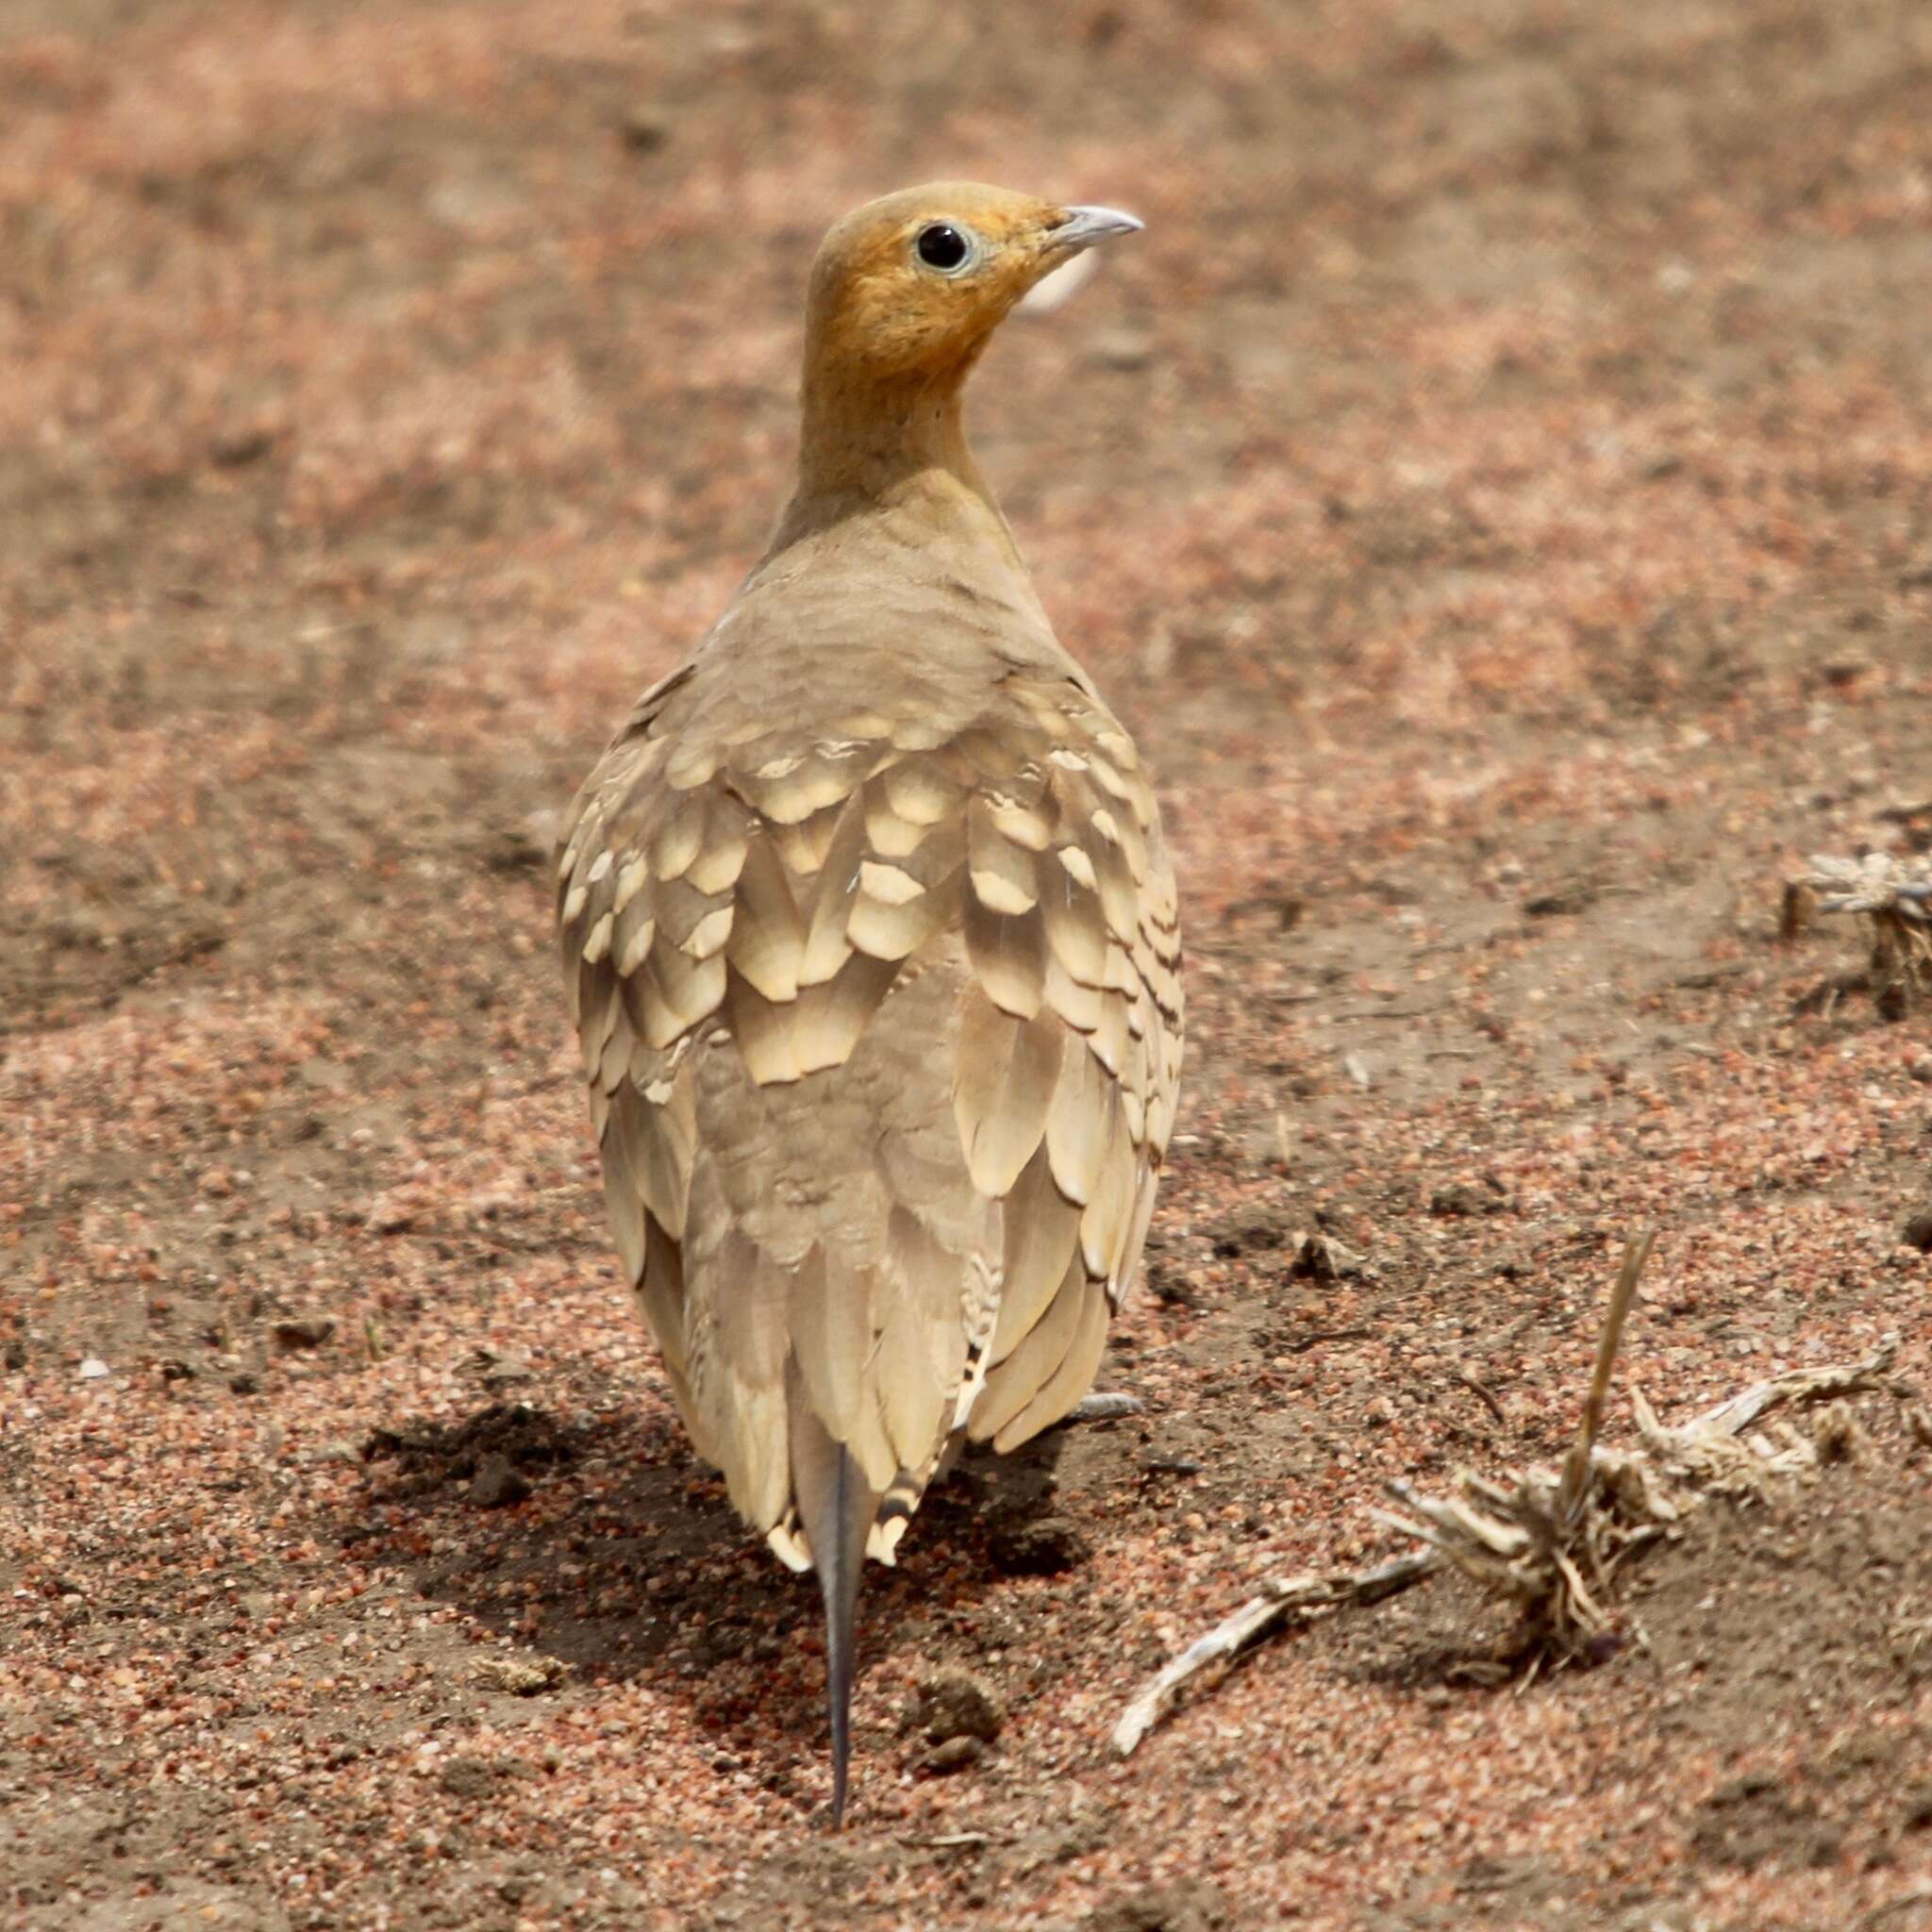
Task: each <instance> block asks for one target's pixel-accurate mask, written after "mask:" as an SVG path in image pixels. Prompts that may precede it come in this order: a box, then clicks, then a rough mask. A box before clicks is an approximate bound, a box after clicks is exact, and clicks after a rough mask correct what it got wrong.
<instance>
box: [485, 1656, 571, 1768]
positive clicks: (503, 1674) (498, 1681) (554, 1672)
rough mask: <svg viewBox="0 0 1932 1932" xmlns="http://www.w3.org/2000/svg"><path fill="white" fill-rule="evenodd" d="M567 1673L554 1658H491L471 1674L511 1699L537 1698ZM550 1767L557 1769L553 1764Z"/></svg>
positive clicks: (489, 1689)
mask: <svg viewBox="0 0 1932 1932" xmlns="http://www.w3.org/2000/svg"><path fill="white" fill-rule="evenodd" d="M564 1671H565V1667H564V1665H563V1664H562V1662H561V1661H560V1660H559V1659H558V1658H557V1657H485V1658H484V1659H483V1661H482V1662H481V1663H479V1664H478V1665H477V1666H476V1668H475V1670H474V1671H473V1672H472V1673H471V1677H472V1679H473V1680H474V1681H475V1683H477V1684H480V1685H481V1686H482V1687H483V1689H484V1690H486V1691H508V1692H509V1694H510V1695H511V1696H512V1697H535V1696H536V1695H537V1694H538V1692H539V1691H547V1690H549V1689H550V1687H551V1686H552V1685H553V1684H555V1683H557V1682H558V1679H560V1678H561V1677H562V1676H563V1675H564ZM547 1768H548V1769H551V1770H555V1769H556V1767H555V1766H554V1765H551V1766H548V1767H547Z"/></svg>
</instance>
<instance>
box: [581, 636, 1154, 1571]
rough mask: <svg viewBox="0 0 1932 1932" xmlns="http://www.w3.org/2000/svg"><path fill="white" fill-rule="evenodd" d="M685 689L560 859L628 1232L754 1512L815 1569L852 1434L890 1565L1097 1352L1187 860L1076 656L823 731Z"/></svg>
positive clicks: (588, 795)
mask: <svg viewBox="0 0 1932 1932" xmlns="http://www.w3.org/2000/svg"><path fill="white" fill-rule="evenodd" d="M689 675H690V674H689V672H687V673H681V674H677V675H674V677H673V678H672V679H670V680H667V681H666V683H665V684H664V685H662V686H659V687H658V690H657V691H654V692H651V693H647V694H646V696H645V698H644V699H643V700H641V703H640V705H639V707H638V709H637V711H636V713H635V714H634V715H633V718H632V720H631V723H630V724H629V725H628V726H627V728H626V730H625V733H624V735H623V736H622V737H621V738H620V739H619V741H617V742H616V744H614V745H613V746H612V748H611V750H610V752H609V753H608V755H607V756H606V758H605V759H604V761H603V762H602V764H600V765H599V767H598V769H597V771H596V772H595V773H593V774H592V775H591V779H590V781H589V783H588V784H587V785H586V787H585V789H584V791H583V792H582V793H580V794H579V797H578V800H577V804H576V807H575V811H574V814H573V820H572V823H571V825H570V828H569V831H568V833H567V838H566V843H565V846H564V849H563V852H562V855H561V859H560V864H559V874H558V878H559V883H558V894H559V914H560V920H561V925H562V940H563V954H564V968H565V976H566V979H567V982H568V984H569V988H570V994H571V998H572V1002H573V1008H574V1012H575V1019H576V1022H577V1026H578V1030H579V1034H580V1037H581V1041H582V1045H583V1056H584V1065H585V1069H586V1072H587V1074H588V1076H589V1083H590V1094H591V1114H592V1119H593V1124H594V1125H595V1128H596V1131H597V1134H598V1138H599V1141H600V1143H601V1146H602V1150H603V1158H604V1173H605V1185H606V1193H607V1198H608V1204H609V1208H610V1215H611V1220H612V1223H613V1225H614V1227H615V1231H616V1237H617V1244H618V1248H619V1251H620V1254H621V1256H622V1257H623V1261H624V1264H625V1269H626V1271H627V1273H628V1274H629V1277H630V1279H631V1281H632V1282H633V1283H634V1284H635V1285H636V1288H637V1291H638V1294H639V1296H640V1299H641V1304H642V1307H643V1311H644V1314H645V1316H646V1318H647V1320H648V1322H649V1324H650V1326H651V1328H652V1331H653V1333H654V1334H655V1335H656V1337H657V1340H658V1344H659V1347H660V1348H661V1350H662V1352H663V1357H664V1362H665V1367H666V1370H667V1372H668V1374H669V1376H670V1379H671V1384H672V1388H673V1390H674V1391H675V1396H676V1399H677V1404H678V1407H679V1408H680V1409H681V1411H682V1412H683V1414H684V1416H685V1418H686V1420H687V1422H688V1423H689V1424H690V1426H691V1433H692V1435H693V1438H694V1440H695V1441H696V1442H697V1445H698V1447H699V1449H700V1450H701V1452H702V1453H703V1454H704V1455H705V1456H706V1457H708V1459H709V1460H711V1461H713V1462H715V1463H717V1464H718V1465H719V1466H720V1467H721V1468H722V1469H723V1470H724V1474H725V1476H726V1479H727V1481H728V1483H729V1486H730V1490H731V1494H732V1498H733V1501H734V1502H735V1503H736V1505H737V1506H738V1507H739V1508H740V1510H741V1512H742V1513H743V1514H744V1515H745V1517H746V1518H747V1519H748V1520H749V1521H750V1522H752V1523H753V1524H756V1525H757V1526H758V1528H760V1529H762V1530H764V1531H766V1532H767V1533H768V1534H771V1535H772V1538H773V1541H774V1547H775V1548H777V1549H778V1550H779V1552H780V1554H781V1555H785V1556H787V1557H788V1558H789V1559H790V1560H791V1561H793V1562H796V1563H803V1562H804V1561H807V1560H808V1559H809V1548H808V1545H809V1542H810V1540H811V1524H812V1523H813V1521H814V1515H815V1509H814V1507H813V1499H812V1498H810V1497H808V1496H807V1495H805V1494H804V1493H803V1492H802V1487H801V1486H802V1485H803V1486H805V1487H808V1486H809V1484H810V1480H811V1477H810V1471H811V1469H812V1467H814V1466H815V1465H816V1464H818V1463H820V1462H823V1461H824V1457H823V1456H822V1454H821V1453H820V1452H821V1451H822V1450H823V1449H824V1446H825V1444H826V1443H827V1442H830V1443H832V1444H837V1445H842V1446H843V1447H844V1448H845V1449H846V1450H847V1451H849V1453H850V1455H851V1457H852V1458H853V1461H854V1463H855V1464H856V1465H857V1467H858V1470H859V1471H860V1472H862V1475H863V1488H864V1490H865V1491H869V1492H870V1495H871V1498H872V1504H873V1505H874V1506H875V1505H877V1504H878V1503H879V1502H880V1501H881V1500H883V1504H884V1507H883V1508H882V1509H880V1510H879V1512H878V1523H877V1526H876V1529H875V1530H874V1539H873V1547H874V1553H875V1554H878V1555H882V1556H888V1557H889V1556H890V1554H891V1543H892V1541H894V1539H895V1536H896V1523H900V1522H903V1518H904V1515H905V1514H906V1513H908V1511H909V1509H910V1508H911V1507H913V1506H914V1505H916V1503H917V1500H918V1496H919V1493H920V1491H922V1490H923V1488H924V1482H925V1480H926V1478H927V1476H928V1475H929V1474H931V1471H932V1469H933V1467H934V1465H935V1462H936V1461H937V1459H938V1457H939V1454H940V1452H941V1447H942V1445H943V1443H944V1441H946V1439H947V1438H948V1437H949V1436H950V1435H952V1434H954V1433H955V1432H956V1431H958V1430H959V1429H961V1428H964V1429H966V1430H968V1431H970V1433H971V1434H972V1435H973V1436H974V1438H976V1439H980V1440H985V1439H988V1438H991V1439H992V1440H993V1441H995V1443H996V1444H997V1446H999V1447H1000V1448H1002V1449H1007V1448H1011V1447H1012V1446H1014V1445H1015V1444H1016V1443H1018V1442H1021V1441H1025V1440H1026V1439H1027V1438H1028V1437H1029V1436H1031V1435H1033V1434H1035V1433H1036V1432H1037V1431H1039V1430H1041V1429H1042V1428H1044V1427H1046V1426H1047V1425H1048V1424H1050V1423H1052V1422H1054V1421H1056V1420H1057V1419H1058V1417H1060V1416H1061V1415H1063V1414H1064V1413H1065V1412H1066V1411H1067V1409H1069V1408H1070V1407H1072V1406H1073V1404H1074V1402H1075V1401H1077V1400H1078V1398H1079V1396H1080V1395H1081V1394H1082V1393H1083V1392H1084V1391H1085V1390H1086V1388H1087V1386H1088V1383H1089V1382H1090V1380H1091V1377H1092V1374H1093V1373H1094V1370H1095V1368H1096V1367H1097V1365H1098V1363H1099V1360H1100V1355H1101V1350H1102V1347H1103V1344H1104V1340H1105V1333H1106V1327H1107V1322H1108V1315H1109V1313H1110V1312H1111V1310H1112V1308H1113V1307H1117V1306H1118V1305H1119V1303H1120V1300H1121V1298H1122V1296H1123V1295H1124V1292H1125V1290H1126V1287H1127V1284H1128V1281H1129V1280H1130V1278H1131V1275H1132V1272H1133V1268H1134V1264H1135V1261H1136V1259H1137V1258H1138V1257H1139V1254H1140V1250H1141V1242H1142V1240H1143V1238H1144V1236H1145V1233H1146V1228H1147V1221H1148V1216H1149V1213H1150V1212H1151V1209H1152V1206H1153V1199H1154V1189H1155V1182H1156V1176H1157V1174H1158V1168H1159V1165H1160V1160H1161V1156H1162V1152H1163V1150H1164V1148H1165V1146H1166V1142H1167V1138H1168V1133H1169V1129H1170V1127H1171V1125H1172V1122H1173V1115H1174V1095H1175V1088H1176V1084H1177V1080H1178V1075H1179V1065H1180V1051H1181V994H1180V987H1179V978H1178V970H1179V958H1178V941H1177V933H1176V920H1175V905H1174V880H1173V874H1172V872H1171V870H1170V867H1169V865H1168V862H1167V858H1166V856H1165V852H1164V849H1163V846H1162V841H1161V835H1160V826H1159V821H1158V814H1157V811H1156V808H1155V803H1154V797H1153V793H1152V791H1151V789H1150V787H1149V785H1148V782H1147V778H1146V776H1145V774H1144V773H1143V772H1142V770H1141V765H1140V762H1139V759H1138V758H1137V757H1136V755H1135V752H1134V748H1133V746H1132V744H1131V742H1130V741H1128V739H1127V737H1126V735H1125V733H1124V731H1123V730H1122V729H1121V727H1120V725H1119V724H1117V723H1116V722H1115V720H1114V719H1113V718H1112V716H1111V715H1110V714H1109V713H1108V710H1107V709H1106V708H1105V706H1104V705H1102V703H1101V702H1100V700H1099V699H1098V698H1097V697H1096V696H1095V695H1094V694H1093V692H1092V691H1091V686H1089V685H1088V684H1087V683H1086V681H1085V679H1084V678H1080V677H1075V676H1071V675H1058V674H1056V673H1054V672H1051V671H1045V670H1037V669H1031V668H1028V669H1024V670H1022V669H1014V670H1011V671H1009V672H1008V673H1007V674H1006V675H1004V676H1003V677H1001V678H1000V679H999V681H998V682H997V684H996V685H995V686H994V687H993V688H992V689H991V691H988V692H987V693H986V694H985V698H984V702H983V703H982V704H980V705H978V706H977V707H975V708H969V709H968V710H967V711H966V712H964V713H963V714H960V716H958V717H956V718H954V719H952V720H950V721H948V720H946V719H943V718H935V717H934V715H933V714H932V712H931V710H930V708H925V707H923V706H922V705H921V704H920V703H919V702H917V701H912V702H907V703H898V704H895V703H894V702H893V701H892V700H891V699H890V698H883V697H882V698H881V699H880V700H879V701H878V702H877V705H876V707H867V708H856V709H854V710H852V711H851V712H850V713H849V714H847V715H843V716H839V717H835V718H832V719H830V720H829V721H828V722H827V724H825V726H824V728H823V729H818V730H811V731H805V730H803V729H802V727H801V725H800V724H799V723H798V721H797V720H796V719H795V718H786V717H783V716H774V715H772V714H770V713H760V714H757V715H754V714H752V713H750V712H749V711H748V710H746V709H744V708H738V709H737V711H736V712H735V714H734V713H733V712H731V711H730V710H728V709H726V708H722V707H714V706H713V705H711V704H710V703H709V702H708V701H707V699H706V697H705V693H704V689H703V686H704V680H703V679H702V677H700V678H698V679H697V680H696V681H695V682H694V683H692V684H691V685H690V686H689V687H687V686H686V685H685V684H684V683H683V682H681V681H680V680H681V679H683V678H686V677H688V676H689ZM833 1461H834V1462H835V1463H838V1462H839V1461H840V1458H837V1457H834V1458H833ZM841 1466H842V1464H841ZM819 1501H820V1503H821V1504H823V1502H824V1499H819ZM895 1519H896V1522H895ZM801 1525H802V1527H803V1535H801V1533H800V1532H801Z"/></svg>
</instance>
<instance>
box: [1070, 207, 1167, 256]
mask: <svg viewBox="0 0 1932 1932" xmlns="http://www.w3.org/2000/svg"><path fill="white" fill-rule="evenodd" d="M1066 217H1067V218H1066V220H1065V221H1063V222H1060V223H1058V225H1056V226H1055V227H1054V228H1053V230H1052V231H1051V232H1050V233H1049V234H1048V236H1047V238H1046V245H1047V246H1048V247H1049V248H1051V249H1052V250H1053V252H1054V253H1055V254H1056V255H1078V254H1079V253H1080V252H1081V250H1082V249H1086V248H1091V247H1092V246H1093V244H1094V243H1095V242H1105V241H1106V240H1107V239H1108V236H1110V235H1133V234H1138V233H1139V232H1140V230H1141V229H1142V228H1144V227H1145V226H1146V223H1144V222H1143V221H1141V218H1140V216H1139V215H1129V214H1123V213H1122V212H1121V210H1120V209H1119V208H1068V209H1067V210H1066Z"/></svg>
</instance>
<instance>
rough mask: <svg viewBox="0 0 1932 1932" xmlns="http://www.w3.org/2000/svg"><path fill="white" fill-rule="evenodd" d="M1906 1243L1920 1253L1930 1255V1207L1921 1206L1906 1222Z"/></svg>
mask: <svg viewBox="0 0 1932 1932" xmlns="http://www.w3.org/2000/svg"><path fill="white" fill-rule="evenodd" d="M1905 1240H1906V1245H1907V1247H1910V1248H1917V1249H1918V1251H1919V1252H1920V1254H1922V1255H1932V1208H1921V1209H1920V1210H1919V1211H1918V1213H1916V1214H1915V1215H1913V1216H1912V1218H1911V1219H1910V1220H1909V1221H1907V1223H1906V1225H1905Z"/></svg>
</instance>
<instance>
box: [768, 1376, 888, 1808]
mask: <svg viewBox="0 0 1932 1932" xmlns="http://www.w3.org/2000/svg"><path fill="white" fill-rule="evenodd" d="M790 1393H791V1401H790V1405H789V1407H790V1408H791V1485H792V1493H793V1495H794V1496H796V1498H797V1500H798V1514H799V1518H800V1520H801V1521H802V1523H803V1524H804V1525H805V1534H806V1540H807V1541H808V1542H809V1543H810V1545H811V1556H812V1567H813V1569H815V1570H816V1571H817V1572H818V1574H819V1589H820V1591H821V1592H822V1593H823V1594H824V1600H825V1691H826V1700H827V1703H828V1706H829V1707H830V1711H831V1719H832V1829H833V1830H834V1831H836V1830H838V1828H839V1826H840V1824H841V1823H842V1822H843V1820H844V1816H845V1787H846V1780H847V1774H848V1772H849V1769H850V1766H851V1760H852V1682H853V1676H854V1673H855V1666H856V1663H857V1658H858V1647H857V1640H858V1577H859V1572H860V1571H861V1570H862V1569H863V1567H864V1565H865V1541H866V1537H867V1535H868V1533H869V1532H870V1531H871V1529H872V1524H873V1519H874V1516H875V1515H876V1514H877V1513H878V1507H879V1494H880V1492H879V1491H877V1490H874V1488H873V1487H872V1486H871V1485H870V1484H869V1483H868V1482H867V1481H866V1479H865V1473H864V1471H863V1470H861V1469H860V1468H859V1466H858V1463H857V1462H855V1461H854V1460H853V1458H852V1456H851V1455H850V1453H849V1452H848V1451H847V1450H846V1449H845V1447H844V1445H843V1444H842V1443H839V1442H835V1441H833V1440H832V1438H831V1437H830V1436H829V1435H827V1434H826V1432H825V1429H824V1424H822V1423H821V1422H820V1421H819V1419H818V1416H817V1414H816V1413H815V1412H814V1411H813V1409H812V1407H811V1403H810V1400H809V1398H808V1396H807V1395H806V1392H805V1388H804V1384H803V1382H802V1381H801V1380H800V1379H799V1377H798V1375H797V1372H796V1370H795V1369H794V1371H793V1372H792V1377H791V1391H790Z"/></svg>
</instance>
